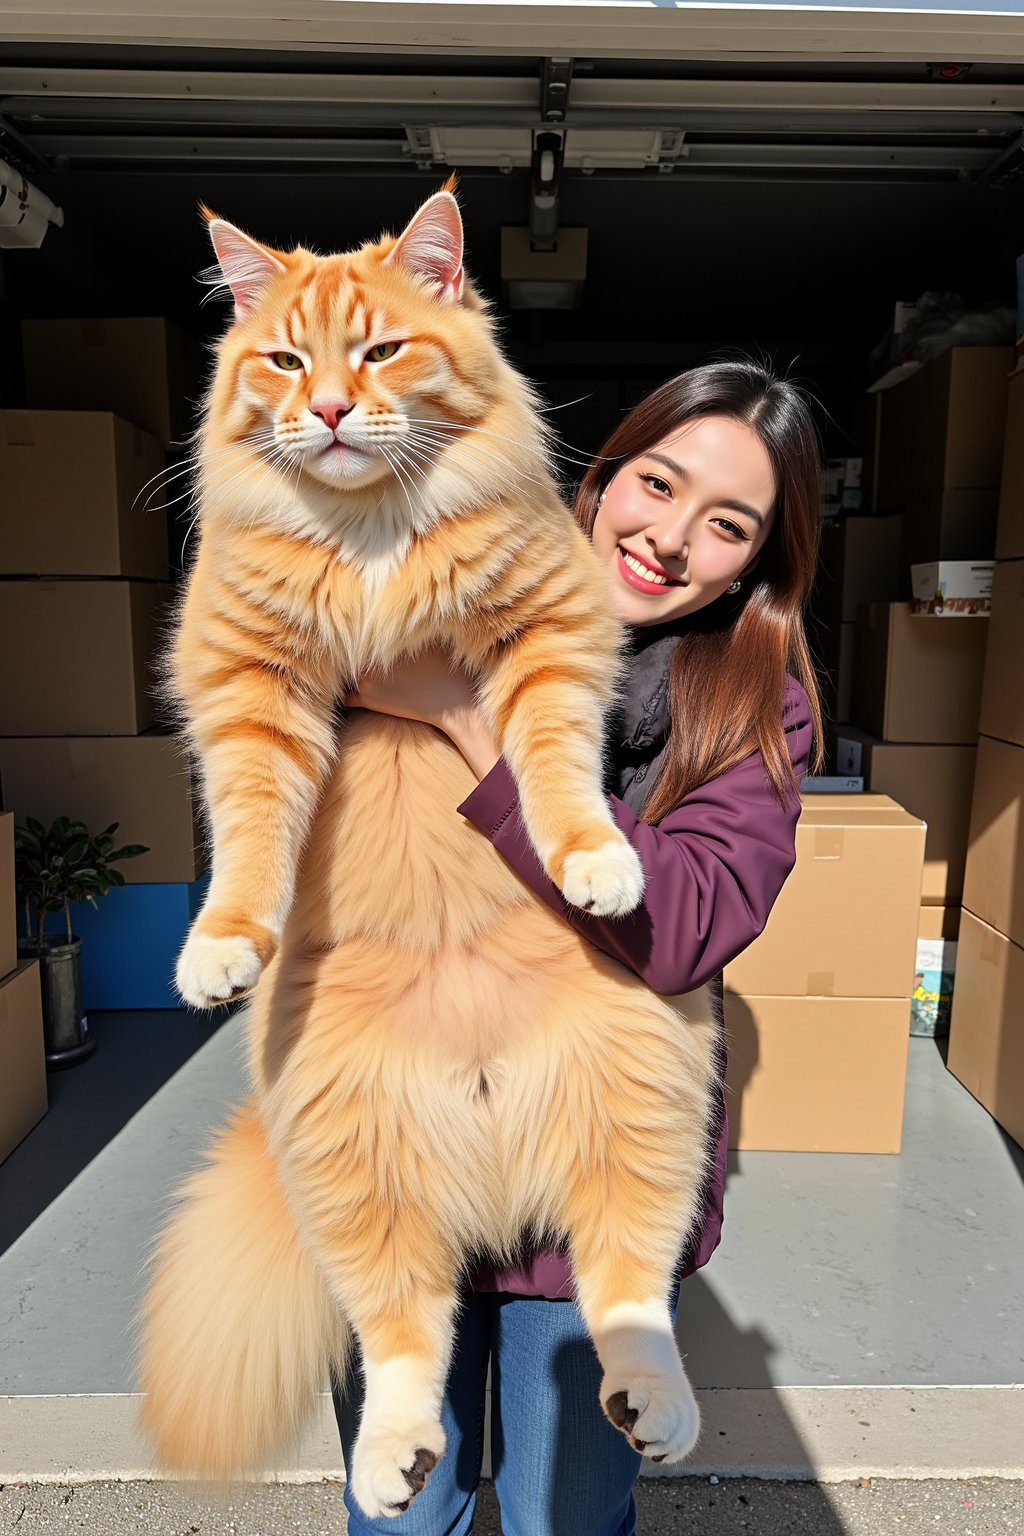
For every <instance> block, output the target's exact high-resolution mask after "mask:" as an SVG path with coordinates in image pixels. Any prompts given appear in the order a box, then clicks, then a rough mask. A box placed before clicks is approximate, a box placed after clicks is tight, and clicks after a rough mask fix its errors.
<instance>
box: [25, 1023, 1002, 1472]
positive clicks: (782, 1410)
mask: <svg viewBox="0 0 1024 1536" xmlns="http://www.w3.org/2000/svg"><path fill="white" fill-rule="evenodd" d="M180 1022H181V1024H182V1027H183V1028H185V1029H187V1028H188V1027H189V1022H190V1021H187V1020H185V1019H184V1018H182V1019H181V1021H180ZM178 1023H179V1020H178V1018H177V1016H175V1015H173V1014H165V1015H155V1016H149V1018H146V1017H143V1016H140V1018H139V1019H138V1021H137V1025H138V1029H139V1031H140V1035H141V1036H142V1037H145V1033H146V1031H147V1030H149V1031H151V1032H154V1031H155V1032H156V1033H159V1034H161V1035H166V1033H167V1031H169V1030H170V1031H173V1030H174V1028H175V1027H176V1026H177V1024H178ZM135 1044H136V1045H137V1044H138V1042H137V1041H136V1042H135ZM103 1048H104V1041H103V1040H102V1039H101V1042H100V1051H102V1050H103ZM99 1054H100V1053H99V1052H98V1053H97V1059H99ZM78 1070H79V1071H84V1070H85V1069H84V1068H81V1069H78ZM80 1083H81V1084H82V1085H84V1084H85V1079H84V1078H82V1079H81V1080H80ZM240 1092H241V1081H240V1070H239V1052H238V1041H237V1027H236V1026H235V1025H234V1024H228V1025H227V1026H226V1027H224V1028H222V1029H220V1030H218V1031H217V1032H216V1033H215V1034H214V1035H213V1036H212V1037H211V1038H210V1039H209V1040H208V1041H207V1042H206V1043H205V1044H204V1045H203V1046H202V1048H201V1049H200V1050H199V1051H197V1052H196V1053H195V1054H194V1055H192V1056H191V1057H189V1059H187V1060H186V1061H185V1062H184V1064H183V1065H182V1066H181V1067H180V1069H179V1070H178V1071H177V1073H176V1074H175V1075H174V1076H173V1077H172V1078H171V1079H170V1081H168V1082H167V1083H166V1084H165V1086H164V1087H163V1088H162V1089H161V1090H160V1091H159V1092H158V1093H157V1094H156V1095H155V1096H154V1097H153V1098H152V1099H151V1100H150V1102H149V1103H148V1104H146V1105H145V1106H144V1107H143V1108H142V1109H141V1110H140V1111H139V1112H138V1113H137V1114H136V1115H135V1116H134V1118H133V1119H131V1120H129V1121H128V1123H127V1124H126V1125H124V1127H123V1129H122V1130H121V1131H120V1132H119V1133H118V1134H117V1135H116V1136H115V1137H114V1139H113V1140H112V1141H111V1142H110V1143H109V1145H108V1146H106V1147H105V1148H104V1149H103V1150H102V1151H101V1152H99V1154H98V1155H97V1156H95V1157H94V1158H93V1160H92V1161H91V1162H90V1163H89V1164H88V1165H87V1166H86V1167H85V1168H84V1169H83V1170H82V1171H81V1172H80V1173H79V1174H78V1176H77V1177H76V1178H75V1179H74V1180H73V1181H72V1182H71V1183H70V1184H69V1185H68V1187H67V1188H66V1189H65V1190H64V1191H63V1192H62V1193H61V1194H60V1195H59V1196H58V1197H57V1198H56V1199H55V1200H54V1201H53V1202H52V1203H51V1204H50V1205H49V1206H48V1207H47V1208H46V1209H45V1210H44V1211H43V1212H42V1213H41V1214H40V1215H39V1217H38V1218H37V1219H36V1220H35V1221H34V1222H33V1223H32V1225H31V1226H29V1227H28V1229H27V1230H26V1231H25V1232H24V1233H23V1234H22V1236H21V1237H20V1238H19V1239H18V1240H17V1241H15V1242H14V1243H13V1245H12V1246H11V1247H10V1249H9V1250H8V1252H7V1253H6V1254H5V1255H3V1257H0V1480H2V1479H3V1478H30V1479H31V1478H44V1479H47V1480H60V1479H61V1478H64V1477H71V1478H75V1477H91V1478H102V1477H104V1476H111V1475H112V1476H125V1477H127V1476H131V1475H138V1474H140V1473H141V1474H143V1475H145V1473H146V1471H147V1461H146V1452H145V1448H144V1447H142V1446H140V1444H139V1442H138V1441H137V1439H136V1438H135V1432H134V1426H133V1421H134V1404H133V1403H132V1401H131V1398H130V1394H131V1392H132V1387H133V1367H132V1324H131V1319H132V1316H133V1313H134V1310H135V1305H136V1302H137V1299H138V1296H139V1292H140V1288H141V1287H140V1281H139V1273H140V1268H141V1264H142V1260H143V1257H144V1254H145V1251H146V1249H147V1247H148V1244H149V1243H150V1241H151V1239H152V1236H153V1233H154V1231H155V1228H156V1226H157V1224H158V1222H159V1219H160V1214H161V1212H162V1211H163V1210H164V1209H165V1207H166V1201H167V1197H168V1195H169V1192H170V1191H171V1190H172V1189H173V1187H174V1186H175V1185H176V1184H177V1183H178V1182H179V1180H180V1178H181V1176H182V1174H183V1173H184V1172H185V1171H186V1170H187V1169H188V1168H190V1167H191V1166H193V1165H194V1163H195V1161H196V1158H197V1154H198V1151H199V1149H200V1147H201V1146H202V1144H203V1142H204V1141H205V1139H206V1132H207V1128H208V1127H210V1126H212V1125H214V1124H216V1123H218V1122H219V1121H220V1119H221V1118H222V1116H223V1112H224V1108H225V1106H226V1105H227V1104H229V1103H231V1102H232V1101H233V1100H234V1099H235V1098H236V1097H238V1096H239V1094H240ZM56 1112H57V1106H56V1105H55V1110H54V1112H53V1113H54V1114H56ZM48 1118H49V1117H48ZM44 1127H46V1121H44V1122H42V1124H41V1126H40V1127H39V1128H38V1129H37V1131H35V1132H33V1133H31V1135H30V1136H29V1138H27V1139H26V1141H25V1142H24V1143H23V1144H22V1147H21V1148H20V1149H19V1150H18V1152H17V1153H15V1154H14V1156H15V1158H18V1159H20V1160H21V1164H22V1167H23V1168H25V1169H27V1168H29V1167H30V1166H31V1163H32V1159H33V1157H34V1156H36V1155H39V1156H40V1157H44V1158H45V1143H44V1142H43V1141H42V1140H40V1142H39V1146H40V1147H41V1148H43V1149H44V1150H43V1151H40V1152H39V1153H38V1154H37V1153H35V1152H34V1151H33V1142H34V1140H35V1139H36V1138H42V1136H43V1133H44ZM49 1134H50V1135H52V1134H54V1131H53V1128H52V1127H51V1128H50V1130H49ZM0 1197H2V1192H0ZM679 1335H680V1342H681V1345H682V1347H683V1349H684V1351H685V1352H686V1354H687V1357H688V1366H689V1370H690V1374H691V1377H692V1379H693V1381H694V1383H695V1386H696V1387H697V1388H698V1391H699V1395H700V1399H701V1404H702V1409H703V1412H704V1416H705V1425H706V1429H705V1436H704V1438H703V1439H702V1443H701V1447H700V1448H699V1450H698V1453H697V1456H698V1459H697V1460H696V1461H695V1462H694V1463H693V1464H692V1467H693V1470H695V1471H700V1470H705V1469H706V1470H708V1471H710V1472H722V1473H725V1474H728V1475H736V1474H739V1473H744V1472H747V1473H756V1474H759V1475H768V1476H773V1477H793V1476H804V1477H818V1478H824V1479H832V1480H842V1479H844V1478H849V1477H851V1476H854V1477H855V1476H857V1475H858V1474H859V1473H861V1472H864V1473H869V1474H871V1473H873V1474H875V1475H888V1476H893V1477H896V1476H904V1475H910V1476H934V1475H938V1474H940V1473H947V1472H948V1473H950V1474H956V1475H963V1476H966V1475H982V1474H986V1475H1002V1476H1005V1475H1011V1476H1014V1475H1018V1474H1020V1475H1024V1391H1021V1390H1019V1388H1020V1386H1021V1384H1022V1383H1024V1155H1022V1154H1021V1153H1020V1151H1019V1149H1017V1148H1016V1147H1015V1146H1014V1145H1013V1144H1012V1143H1011V1142H1009V1141H1008V1140H1007V1139H1006V1138H1005V1137H1004V1136H1003V1135H1002V1133H1001V1132H1000V1131H999V1129H998V1127H996V1125H995V1124H994V1122H993V1121H992V1120H991V1119H990V1117H989V1116H988V1115H987V1114H986V1113H985V1111H984V1110H982V1109H981V1108H980V1106H979V1105H978V1104H976V1103H975V1101H974V1100H973V1099H972V1098H971V1097H970V1095H969V1094H967V1092H966V1091H965V1090H964V1089H963V1088H962V1087H961V1086H960V1084H959V1083H957V1082H956V1081H955V1079H953V1078H952V1077H951V1076H950V1075H949V1074H948V1073H947V1072H946V1070H945V1068H944V1065H943V1062H942V1060H941V1057H940V1055H939V1052H938V1050H937V1048H936V1045H935V1043H934V1042H933V1041H930V1040H912V1041H911V1050H910V1068H909V1078H908V1094H907V1111H906V1122H905V1137H904V1149H903V1152H902V1154H901V1155H900V1156H899V1157H867V1156H838V1155H837V1156H823V1155H809V1154H769V1153H744V1154H740V1155H738V1156H737V1157H735V1158H734V1160H733V1167H732V1170H731V1173H730V1179H729V1188H728V1197H727V1224H726V1231H725V1236H724V1239H723V1244H722V1247H721V1249H720V1250H719V1252H718V1253H717V1254H716V1256H715V1258H714V1260H713V1262H712V1264H711V1265H710V1266H709V1268H708V1269H707V1270H706V1271H704V1272H703V1273H702V1274H701V1275H699V1276H697V1277H695V1278H694V1279H693V1280H691V1281H689V1282H688V1283H687V1285H686V1287H685V1289H684V1293H683V1300H682V1305H681V1308H680V1323H679ZM337 1470H338V1451H337V1441H336V1437H335V1435H334V1432H333V1426H332V1424H331V1421H330V1418H329V1415H328V1414H327V1413H326V1411H325V1413H324V1414H323V1416H322V1419H321V1422H320V1424H319V1426H318V1429H317V1432H316V1434H315V1436H314V1437H313V1439H312V1441H311V1443H310V1445H309V1446H307V1447H305V1448H304V1449H303V1452H302V1454H301V1455H300V1457H299V1459H298V1461H297V1463H296V1466H295V1467H294V1468H293V1469H291V1471H290V1473H289V1475H290V1476H295V1477H312V1478H317V1477H319V1476H321V1475H322V1474H325V1473H326V1474H332V1473H335V1472H337Z"/></svg>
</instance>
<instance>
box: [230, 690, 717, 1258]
mask: <svg viewBox="0 0 1024 1536" xmlns="http://www.w3.org/2000/svg"><path fill="white" fill-rule="evenodd" d="M474 783H475V780H474V778H473V775H472V773H471V771H470V769H469V768H468V767H467V765H466V764H465V762H464V761H463V759H462V757H461V756H460V755H459V754H458V752H457V751H456V750H455V749H454V748H453V747H452V746H451V745H450V744H449V743H448V742H446V741H445V740H444V739H443V738H441V737H440V736H439V735H438V734H437V733H436V732H434V731H433V730H431V729H429V728H427V727H421V726H411V725H409V724H407V723H405V722H396V721H393V720H390V719H388V718H386V717H377V716H370V715H365V714H361V715H359V716H358V717H356V719H355V720H354V722H353V723H352V724H351V725H350V726H349V728H348V729H347V732H346V735H345V738H344V740H343V744H342V752H341V757H340V760H339V764H338V768H337V771H336V773H335V775H334V779H333V781H332V783H331V785H330V786H329V788H328V791H327V793H326V795H325V797H324V799H323V802H322V805H321V809H320V811H319V813H318V815H317V817H316V821H315V824H314V827H313V830H312V833H311V836H310V839H309V844H308V849H307V853H306V856H305V857H304V860H303V863H302V867H301V871H300V875H299V881H298V888H297V892H296V899H295V905H294V908H293V912H292V916H291V918H290V919H289V923H288V927H287V929H286V933H285V936H284V942H283V944H282V947H281V950H280V952H279V954H278V955H277V957H276V958H275V960H274V961H273V962H272V965H271V967H270V968H269V970H268V972H267V973H266V975H265V976H264V978H263V980H262V981H261V983H260V985H259V988H258V990H257V993H256V996H255V998H254V999H253V1002H252V1004H251V1005H250V1010H249V1030H250V1052H251V1068H252V1075H253V1079H254V1082H255V1084H256V1087H257V1090H258V1094H259V1097H260V1100H261V1104H262V1110H263V1114H264V1117H265V1119H266V1123H267V1125H268V1130H269V1132H270V1135H271V1140H272V1142H273V1143H274V1145H275V1148H276V1150H277V1153H278V1156H279V1158H280V1159H281V1161H282V1166H283V1167H284V1168H286V1170H287V1171H288V1176H289V1180H290V1182H293V1183H294V1185H295V1187H296V1189H297V1190H299V1191H300V1192H301V1198H300V1200H299V1204H300V1205H301V1206H303V1207H304V1208H305V1207H307V1206H308V1201H309V1197H310V1191H311V1190H314V1189H318V1188H319V1174H318V1169H320V1168H323V1166H324V1159H330V1160H331V1162H332V1164H333V1165H334V1166H335V1169H336V1172H335V1175H334V1176H333V1177H332V1178H331V1180H330V1194H329V1195H328V1194H327V1193H326V1187H325V1193H324V1195H323V1199H324V1200H325V1201H328V1200H329V1201H330V1203H331V1210H332V1212H333V1214H334V1217H335V1219H336V1218H337V1216H338V1215H341V1214H342V1211H343V1209H344V1206H345V1205H346V1203H348V1202H349V1201H351V1202H359V1201H360V1200H361V1199H363V1198H364V1197H365V1195H366V1185H367V1178H368V1173H372V1180H373V1182H374V1183H375V1184H376V1185H377V1192H378V1196H379V1198H380V1199H382V1200H385V1201H386V1200H387V1199H388V1198H389V1191H391V1190H393V1189H395V1188H399V1187H400V1188H401V1189H402V1190H403V1191H404V1195H403V1198H405V1199H409V1198H411V1199H413V1200H416V1201H418V1202H420V1203H422V1205H423V1207H424V1209H425V1210H428V1211H429V1212H430V1213H431V1214H430V1219H431V1220H432V1221H439V1222H441V1223H443V1224H450V1225H451V1227H452V1228H453V1230H454V1231H457V1232H458V1233H459V1234H460V1239H461V1240H462V1241H463V1242H464V1244H465V1246H466V1247H467V1248H479V1249H485V1248H486V1249H490V1250H492V1251H510V1250H511V1249H512V1248H513V1247H514V1245H515V1242H516V1240H517V1238H519V1237H520V1236H521V1235H522V1234H523V1232H524V1230H528V1229H532V1230H534V1231H542V1230H545V1229H552V1230H557V1229H558V1228H559V1227H560V1225H561V1216H560V1204H559V1200H560V1195H561V1191H562V1189H563V1188H564V1184H565V1177H566V1169H567V1167H569V1166H572V1167H574V1168H576V1169H580V1168H586V1167H587V1166H588V1165H591V1164H592V1165H593V1166H595V1167H597V1166H598V1165H599V1164H600V1161H601V1157H602V1155H603V1148H604V1146H605V1144H606V1142H607V1139H608V1133H609V1130H610V1125H611V1124H612V1123H617V1124H618V1125H620V1126H621V1125H630V1124H634V1123H636V1124H638V1125H643V1126H645V1127H647V1128H648V1129H652V1128H654V1127H652V1125H651V1122H652V1117H653V1118H654V1120H655V1121H658V1122H661V1121H663V1122H664V1125H663V1130H664V1135H663V1136H657V1137H655V1142H656V1143H657V1145H658V1146H659V1147H660V1148H662V1149H663V1150H662V1151H661V1152H659V1153H658V1154H657V1157H658V1160H659V1161H660V1159H661V1157H662V1156H663V1157H664V1163H665V1166H664V1167H663V1168H660V1169H659V1168H653V1167H652V1168H651V1169H650V1170H649V1173H650V1177H651V1181H652V1183H654V1184H656V1183H657V1182H658V1180H659V1179H660V1178H663V1179H664V1180H667V1181H669V1182H670V1183H672V1182H674V1181H675V1179H677V1178H678V1176H679V1174H680V1172H681V1171H682V1165H686V1166H688V1167H689V1170H690V1175H689V1176H690V1179H691V1180H692V1179H693V1178H694V1177H695V1175H694V1165H695V1164H700V1163H701V1161H702V1159H703V1157H704V1154H705V1144H706V1139H707V1137H706V1119H707V1113H708V1105H709V1102H710V1086H711V1074H712V1071H713V1061H714V1049H713V1039H714V1031H715V1026H714V1023H713V1020H712V1013H711V1007H710V1002H709V999H708V996H707V994H706V992H705V990H704V989H701V990H700V991H698V992H696V993H693V994H689V995H688V996H687V997H686V998H677V999H672V1000H669V999H664V998H661V997H658V996H656V995H655V994H654V993H652V992H651V991H650V990H649V989H648V988H647V987H646V986H645V985H644V984H643V983H642V982H640V981H639V980H638V978H636V977H635V976H634V975H632V973H630V972H628V971H627V970H626V969H625V968H624V967H622V966H620V965H619V964H618V963H617V962H615V961H613V960H611V959H610V958H608V957H606V956H604V955H603V954H601V953H599V952H598V951H597V950H595V949H594V948H593V946H591V945H589V944H587V943H586V941H585V940H583V939H582V938H580V937H579V936H578V935H577V934H576V933H575V932H574V931H573V930H572V929H571V928H570V927H569V926H568V925H567V924H566V923H565V922H564V921H563V920H562V919H561V918H559V917H558V916H557V915H556V914H555V913H554V912H552V911H551V910H550V909H549V908H547V907H546V906H545V904H544V903H543V902H541V901H540V899H539V898H538V897H536V896H535V895H534V894H533V893H532V892H530V891H528V890H527V889H526V888H525V887H524V885H523V883H522V882H521V881H520V880H519V878H518V877H517V876H516V875H515V874H514V873H513V872H512V870H511V869H509V867H508V866H507V865H506V864H505V863H504V861H503V860H502V859H501V857H500V855H498V854H497V853H496V852H495V850H494V849H493V847H492V846H491V844H490V842H489V841H488V839H487V838H486V837H485V836H483V835H482V834H481V832H480V831H479V830H478V829H477V828H475V827H473V826H472V825H471V824H469V823H468V822H466V821H464V819H463V818H462V817H460V816H459V815H458V814H457V810H456V807H457V806H458V804H459V803H460V801H461V800H462V799H464V798H465V796H466V795H467V794H468V793H469V791H470V790H471V789H472V788H473V786H474ZM645 1144H646V1145H647V1146H648V1148H650V1146H651V1141H650V1138H649V1137H648V1138H647V1140H646V1143H645ZM645 1155H646V1156H648V1157H651V1156H652V1153H651V1152H650V1150H648V1152H647V1153H646V1154H645ZM314 1224H315V1218H314Z"/></svg>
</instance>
